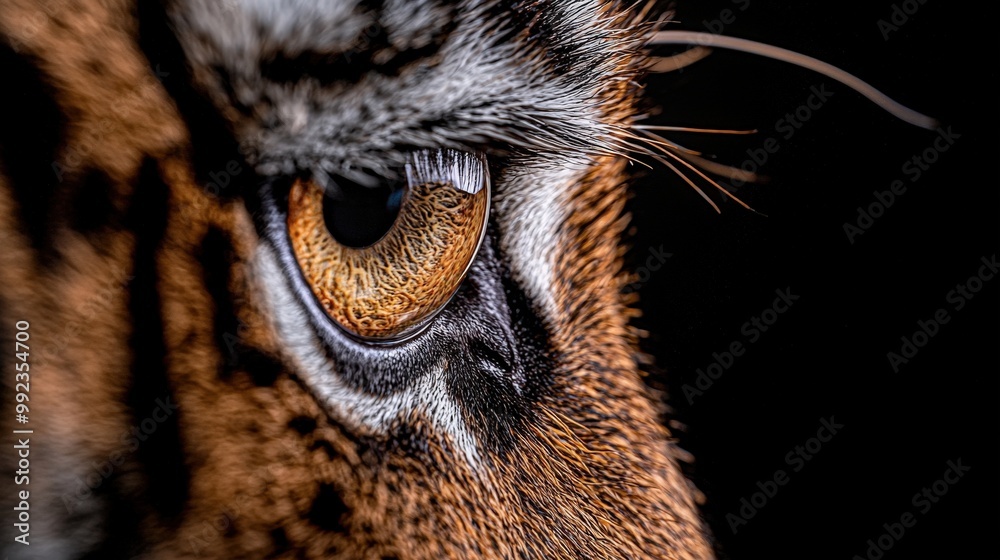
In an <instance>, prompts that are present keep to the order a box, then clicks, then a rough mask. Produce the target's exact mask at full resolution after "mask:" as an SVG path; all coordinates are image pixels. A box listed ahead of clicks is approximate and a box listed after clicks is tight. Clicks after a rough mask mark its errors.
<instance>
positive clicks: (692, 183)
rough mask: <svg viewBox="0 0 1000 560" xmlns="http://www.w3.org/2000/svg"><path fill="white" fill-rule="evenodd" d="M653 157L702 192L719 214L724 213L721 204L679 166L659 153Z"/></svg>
mask: <svg viewBox="0 0 1000 560" xmlns="http://www.w3.org/2000/svg"><path fill="white" fill-rule="evenodd" d="M652 157H653V159H655V160H657V161H659V162H660V163H662V164H663V165H666V166H667V167H668V168H670V169H671V170H672V171H673V172H674V173H676V174H677V176H678V177H680V178H681V179H684V182H685V183H687V184H688V185H690V186H691V188H692V189H694V190H695V191H696V192H697V193H698V194H700V195H701V197H702V198H704V199H705V202H707V203H709V204H710V205H711V206H712V208H715V212H716V213H717V214H722V210H720V209H719V206H718V205H717V204H716V203H715V202H713V201H712V199H711V198H709V197H708V195H707V194H705V191H703V190H701V187H699V186H698V185H696V184H694V181H692V180H691V179H690V178H689V177H688V176H687V175H685V174H683V173H681V170H680V169H677V167H675V166H674V165H673V164H672V163H670V162H669V161H667V160H665V159H663V158H662V157H660V156H658V155H652Z"/></svg>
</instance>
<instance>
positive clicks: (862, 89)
mask: <svg viewBox="0 0 1000 560" xmlns="http://www.w3.org/2000/svg"><path fill="white" fill-rule="evenodd" d="M650 44H655V45H701V46H704V45H711V46H713V47H719V48H723V49H731V50H735V51H742V52H746V53H750V54H755V55H758V56H763V57H766V58H773V59H774V60H780V61H782V62H788V63H789V64H794V65H796V66H801V67H802V68H807V69H809V70H812V71H814V72H818V73H820V74H823V75H824V76H827V77H829V78H832V79H834V80H837V81H838V82H840V83H842V84H844V85H846V86H847V87H849V88H851V89H853V90H854V91H857V92H858V93H860V94H861V95H864V96H865V97H867V98H868V99H870V100H871V101H872V102H874V103H875V104H876V105H878V106H879V107H881V108H882V109H884V110H886V111H888V112H889V113H891V114H892V115H894V116H895V117H896V118H898V119H901V120H903V121H906V122H908V123H910V124H912V125H914V126H919V127H921V128H926V129H928V130H933V129H935V128H937V127H938V126H939V123H938V121H937V120H935V119H933V118H931V117H928V116H927V115H924V114H921V113H918V112H916V111H914V110H913V109H910V108H908V107H905V106H904V105H902V104H900V103H898V102H896V101H894V100H892V99H890V98H889V97H888V96H887V95H885V94H884V93H882V92H881V91H879V90H877V89H875V88H874V87H872V86H871V85H870V84H868V83H867V82H865V81H864V80H862V79H860V78H858V77H857V76H854V75H853V74H850V73H848V72H845V71H844V70H841V69H840V68H837V67H836V66H833V65H832V64H829V63H826V62H823V61H822V60H818V59H816V58H813V57H811V56H807V55H804V54H801V53H797V52H795V51H790V50H788V49H783V48H781V47H775V46H774V45H768V44H764V43H758V42H756V41H748V40H746V39H738V38H736V37H726V36H724V35H715V34H713V33H704V32H698V31H657V32H655V33H653V35H652V37H651V38H650Z"/></svg>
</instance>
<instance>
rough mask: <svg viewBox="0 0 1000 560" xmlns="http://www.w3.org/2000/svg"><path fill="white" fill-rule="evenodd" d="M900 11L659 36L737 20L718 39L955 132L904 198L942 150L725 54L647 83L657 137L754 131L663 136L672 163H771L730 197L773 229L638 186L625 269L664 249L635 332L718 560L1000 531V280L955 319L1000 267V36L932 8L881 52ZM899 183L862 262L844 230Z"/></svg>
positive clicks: (731, 4)
mask: <svg viewBox="0 0 1000 560" xmlns="http://www.w3.org/2000/svg"><path fill="white" fill-rule="evenodd" d="M893 3H894V2H892V1H884V2H868V3H864V4H862V3H859V2H856V3H853V4H850V3H846V4H845V3H842V2H841V3H828V2H822V3H821V2H808V3H803V2H788V1H784V2H781V1H765V0H749V2H747V0H742V1H740V2H735V1H730V0H711V1H699V2H694V1H682V2H681V3H680V5H679V6H678V14H677V19H678V20H679V21H680V23H678V24H674V25H672V26H670V27H671V28H673V29H686V30H697V31H704V30H706V26H705V23H704V22H705V21H708V20H713V19H718V18H719V17H720V14H721V13H722V12H723V10H725V9H727V8H728V9H732V10H733V12H734V14H735V21H733V22H732V23H731V24H729V25H726V26H725V29H724V31H723V33H724V34H726V35H732V36H736V37H743V38H747V39H754V40H759V41H763V42H769V43H772V44H775V45H778V46H782V47H785V48H789V49H792V50H797V51H800V52H803V53H805V54H809V55H812V56H815V57H817V58H820V59H822V60H825V61H827V62H830V63H832V64H834V65H836V66H839V67H841V68H844V69H845V70H847V71H849V72H852V73H854V74H856V75H858V76H859V77H861V78H862V79H865V80H867V81H869V82H870V83H872V84H873V85H874V86H875V87H877V88H879V89H881V90H882V91H884V92H885V93H887V94H888V95H889V96H891V97H893V98H895V99H896V100H898V101H900V102H902V103H904V104H905V105H908V106H910V107H913V108H914V109H917V110H919V111H922V112H924V113H927V114H930V115H932V116H934V117H936V118H938V119H940V120H941V121H943V123H944V126H945V127H947V126H949V125H950V126H951V127H952V128H953V130H954V132H955V133H958V134H960V135H961V138H960V139H959V140H957V141H956V142H955V144H954V146H953V147H952V148H951V149H949V150H948V151H947V152H945V153H942V154H941V155H940V159H939V160H938V161H937V162H936V163H935V164H933V165H932V166H931V167H930V169H929V170H928V171H927V172H926V173H924V174H923V176H921V177H920V179H919V180H918V181H916V182H911V181H910V177H909V176H907V175H906V174H905V173H904V172H903V171H902V166H903V164H904V163H905V162H906V161H907V160H909V159H910V158H912V157H913V156H914V155H917V154H920V153H921V152H923V151H924V150H925V149H926V148H928V147H929V146H931V145H932V142H933V141H934V138H935V137H936V134H935V133H934V132H930V131H926V130H923V129H919V128H916V127H913V126H910V125H907V124H905V123H902V122H901V121H898V120H896V119H894V118H893V117H892V116H890V115H888V114H887V113H885V112H883V111H881V110H880V109H878V108H877V107H876V106H874V105H873V104H871V103H870V102H869V101H867V100H866V99H864V98H863V97H861V96H860V95H858V94H856V93H854V92H852V91H850V90H849V89H847V88H846V87H844V86H841V85H839V84H837V83H836V82H834V81H833V80H831V79H828V78H825V77H823V76H820V75H817V74H814V73H812V72H809V71H807V70H802V69H797V68H795V67H792V66H788V65H785V64H784V63H780V62H774V61H769V60H766V59H762V58H757V57H753V56H751V55H746V54H742V53H734V52H727V51H723V50H716V51H715V52H714V53H713V54H712V55H711V56H710V57H709V58H707V59H705V60H703V61H701V62H699V63H697V64H696V65H694V66H692V67H689V68H686V69H684V70H683V71H681V72H678V73H673V74H669V75H659V76H651V77H649V79H648V80H647V84H648V91H647V94H648V96H649V97H650V98H651V99H653V100H654V101H655V102H656V104H657V105H658V106H659V108H660V113H659V114H658V115H655V116H654V117H652V118H650V119H649V120H648V121H647V122H648V123H649V124H669V125H682V126H698V127H709V128H750V129H758V130H759V132H758V134H756V135H754V136H706V135H694V134H679V133H671V134H670V135H669V137H670V138H672V139H673V140H675V141H678V142H680V143H682V144H684V145H686V146H688V147H691V148H696V149H699V150H703V151H705V152H707V153H710V154H715V155H716V156H717V158H718V161H720V162H724V163H731V164H736V165H737V166H738V165H740V164H741V163H743V162H744V161H745V160H747V159H748V155H747V152H746V150H747V149H757V148H760V147H762V146H763V143H764V141H765V140H766V139H767V138H770V137H775V138H777V139H778V142H779V145H780V148H779V150H778V152H777V153H775V154H774V155H772V156H770V157H769V159H768V161H767V162H766V163H765V164H764V165H763V166H762V167H761V171H762V172H763V173H765V174H767V175H768V176H770V177H771V181H770V182H769V183H767V184H764V185H748V186H744V187H742V188H741V189H740V190H739V191H738V194H739V196H740V197H741V198H743V200H745V201H746V202H748V203H749V204H750V205H751V206H753V207H754V208H755V209H756V210H758V211H760V212H762V213H764V214H767V215H768V217H761V216H759V215H756V214H753V213H751V212H748V211H745V210H743V209H742V208H740V207H739V206H737V205H736V204H733V203H721V198H719V197H715V198H716V200H717V201H719V202H720V205H721V207H722V214H721V215H717V214H716V213H715V212H714V210H712V208H711V207H710V206H709V205H708V204H706V203H705V202H704V201H702V200H701V199H700V198H699V196H698V195H697V194H696V193H695V192H694V191H693V190H691V189H690V188H689V187H687V186H686V185H685V184H684V183H683V182H682V181H681V180H680V179H677V178H676V177H673V176H672V175H671V173H670V172H667V171H664V170H663V168H662V166H659V167H657V169H656V170H655V171H641V170H640V169H639V168H637V172H638V174H639V175H640V177H639V178H638V179H637V180H636V188H635V195H634V197H633V198H632V200H631V201H630V204H629V209H630V211H631V212H632V213H633V216H634V221H633V224H634V226H635V234H634V237H633V238H632V243H633V249H632V251H631V253H630V263H631V266H633V267H639V266H642V264H643V263H644V261H645V260H646V259H647V258H648V257H649V256H651V255H652V253H651V252H650V250H651V249H655V248H659V247H660V246H662V247H663V249H664V250H665V251H667V252H669V253H671V254H672V255H673V256H672V257H670V258H669V259H667V260H666V262H665V263H664V264H663V266H662V268H661V269H660V270H658V271H656V272H653V273H652V274H651V275H650V277H649V279H648V281H646V282H644V283H642V284H641V287H640V288H639V291H640V296H641V304H640V307H641V308H642V309H643V310H644V314H645V315H644V317H643V318H642V319H640V320H639V321H637V323H638V324H639V326H641V327H643V328H645V329H648V330H649V331H650V332H651V334H650V337H649V338H648V339H647V340H646V341H645V343H644V346H645V349H646V350H647V351H648V352H650V353H652V354H653V355H654V356H655V357H656V368H654V369H653V372H652V375H651V376H650V384H652V385H653V386H654V387H661V388H665V389H666V390H667V391H668V392H669V403H670V405H671V407H672V408H673V411H674V412H673V418H675V419H676V420H679V421H680V422H682V423H684V424H685V425H686V426H687V428H686V430H685V431H683V432H681V433H679V434H678V436H679V438H680V440H681V443H682V446H683V447H684V448H685V449H687V450H689V451H691V452H692V453H693V454H694V455H695V457H696V461H695V463H694V465H693V467H692V469H691V474H692V476H693V478H694V479H695V481H696V482H697V484H698V486H699V487H700V488H701V490H703V491H704V493H705V494H706V497H707V503H706V505H705V506H704V511H705V514H706V515H707V517H708V518H709V520H710V523H711V525H712V528H713V531H714V532H715V534H716V536H717V538H718V540H719V544H720V555H721V556H722V557H723V558H727V557H728V558H845V559H848V558H852V557H853V556H854V555H859V556H860V557H865V554H866V550H867V549H868V548H869V544H868V542H867V541H868V540H869V539H872V540H875V539H877V538H878V537H879V536H881V535H882V534H883V533H885V529H884V528H883V524H884V523H898V522H899V519H900V516H901V515H902V514H903V513H905V512H912V513H914V515H915V517H916V520H917V521H916V525H915V526H914V527H912V528H910V529H907V530H906V533H905V534H904V535H903V536H902V538H901V539H899V540H898V542H895V544H894V545H893V547H892V548H891V549H890V550H889V551H888V552H885V553H884V556H883V558H886V559H892V558H934V557H942V558H966V557H973V556H974V554H973V551H975V550H977V548H976V547H977V545H980V544H982V543H983V542H984V540H985V539H987V538H990V537H993V536H995V534H996V532H997V529H998V521H1000V519H998V515H997V506H998V499H997V498H998V496H1000V492H998V483H997V481H998V479H997V473H998V464H997V461H996V451H997V447H998V442H1000V434H998V429H997V428H998V418H997V414H996V403H997V396H998V394H1000V392H998V383H997V381H998V374H1000V367H998V365H1000V364H998V359H997V348H998V344H997V343H998V328H997V327H998V317H1000V313H998V309H1000V305H998V297H997V294H998V291H1000V278H997V279H994V280H993V281H992V282H988V283H986V285H985V287H984V288H983V289H982V291H981V292H979V293H978V294H977V296H976V297H975V298H974V299H973V300H971V301H970V302H969V303H968V304H967V305H966V307H965V308H964V309H962V310H959V311H955V310H954V306H953V305H952V304H951V303H949V302H947V301H946V296H947V294H948V293H949V291H950V290H952V289H954V288H955V286H956V285H957V284H959V283H964V282H965V281H966V280H968V279H969V278H970V277H971V276H973V275H975V274H976V273H977V271H978V270H979V267H980V258H981V257H984V256H985V257H987V258H989V257H991V256H993V255H994V254H995V253H997V248H998V239H1000V237H998V235H997V227H996V216H997V210H998V208H1000V204H998V196H997V192H998V190H997V187H998V181H997V172H996V161H997V159H998V155H1000V152H998V150H997V147H998V146H997V141H996V134H997V124H998V123H997V113H998V111H997V100H998V99H997V98H998V96H997V94H996V91H995V90H994V89H993V87H992V86H991V85H988V84H989V83H990V81H991V78H992V79H993V80H995V79H996V77H997V76H996V74H997V72H996V66H997V63H996V62H997V56H996V55H997V47H996V44H995V41H994V40H992V39H990V37H991V35H990V34H991V33H992V31H991V29H990V25H991V22H992V21H995V19H994V17H993V15H994V14H993V13H992V11H991V12H989V13H986V12H983V11H981V10H980V9H978V8H975V9H974V8H971V7H969V8H967V9H963V8H961V7H959V6H960V5H958V4H955V3H950V4H949V3H946V2H941V1H938V0H927V1H926V3H925V4H923V5H920V7H919V9H918V10H917V11H916V13H914V14H913V15H911V16H909V21H907V22H906V23H905V24H904V25H902V26H901V27H900V28H899V30H898V31H895V32H891V33H890V34H889V39H888V40H885V38H884V37H883V34H882V31H880V29H879V27H878V25H877V21H878V20H879V19H885V20H888V19H889V17H890V16H891V14H892V11H893V7H892V5H893ZM895 3H896V4H897V5H899V6H901V7H902V2H901V1H897V2H895ZM913 4H916V3H915V2H914V3H913ZM741 5H746V6H747V7H746V10H744V11H740V10H739V7H740V6H741ZM908 7H911V6H908ZM658 52H659V53H660V54H664V55H667V54H671V53H672V52H676V49H671V48H662V49H660V50H659V51H658ZM821 84H826V89H827V90H829V91H833V92H834V96H833V97H832V98H830V100H829V101H828V102H827V103H826V104H824V105H823V107H822V108H821V109H819V110H817V111H815V112H814V114H813V116H812V118H811V119H809V121H808V122H806V123H805V124H804V125H803V126H802V128H801V129H799V130H797V131H796V132H795V134H794V135H793V136H792V137H791V138H789V139H785V138H784V136H783V135H782V134H781V133H780V132H777V131H776V130H775V123H776V122H777V121H778V120H779V119H780V118H782V117H783V116H784V115H785V114H786V113H789V112H794V111H795V109H796V108H797V107H799V106H800V105H802V104H803V103H804V102H805V101H806V100H807V99H808V97H809V95H810V87H811V86H819V85H821ZM896 179H902V180H903V181H904V182H905V183H906V185H907V191H906V193H905V194H904V195H902V196H899V197H897V199H896V201H895V203H894V204H893V206H892V207H891V208H889V209H888V210H886V212H885V214H884V215H882V216H881V217H880V218H878V219H876V220H875V222H874V225H872V227H871V228H870V229H869V230H868V231H867V232H866V233H864V234H863V235H861V236H859V237H857V238H856V239H855V242H854V243H853V244H851V243H850V242H849V240H848V237H847V235H846V234H845V232H844V229H843V224H844V223H845V222H851V223H854V222H855V221H856V219H857V208H858V207H859V206H866V207H867V206H868V205H870V204H871V203H873V202H875V200H876V199H875V197H874V195H873V191H875V190H879V191H884V190H888V188H889V185H890V183H891V182H892V181H893V180H896ZM784 288H791V291H792V293H794V294H796V295H798V296H799V297H800V299H799V300H798V301H796V302H795V303H794V305H793V306H792V307H791V309H790V310H789V311H788V312H786V313H784V314H782V315H780V316H779V318H778V320H777V322H776V323H775V324H774V326H773V327H771V328H770V329H769V330H768V332H766V333H764V334H763V336H761V337H760V339H759V340H758V341H757V342H755V343H752V344H745V347H746V348H747V350H746V353H745V354H744V355H743V356H741V357H739V358H737V359H736V360H735V362H734V364H733V366H732V367H731V368H730V369H728V370H726V371H725V373H724V374H723V376H722V377H721V378H719V379H718V380H717V381H715V382H714V384H713V385H712V386H711V388H710V389H708V390H707V391H705V392H704V394H703V395H701V396H698V397H695V398H694V400H693V403H689V402H688V399H687V398H685V396H684V393H683V387H684V385H685V384H693V383H694V382H695V378H696V376H697V370H698V369H699V368H701V369H705V368H706V367H707V366H708V365H709V364H711V363H712V362H713V359H712V353H713V352H722V351H724V350H726V349H727V347H728V346H729V344H730V343H731V342H732V341H735V340H740V341H743V342H744V343H746V341H747V337H746V336H744V335H743V334H741V327H742V325H743V324H744V323H745V322H746V321H748V320H750V319H751V318H752V317H754V316H756V315H760V313H761V312H762V311H763V310H764V309H766V308H768V307H770V306H771V304H772V302H773V300H774V299H775V295H774V292H775V290H776V289H784ZM941 308H946V309H948V312H949V315H950V317H951V320H950V321H949V322H948V324H945V325H943V326H942V327H941V330H940V332H939V333H938V334H937V335H936V336H935V337H933V338H932V339H931V341H930V342H929V344H927V345H926V346H925V347H923V348H921V349H920V350H919V353H918V354H917V355H916V356H915V357H914V358H913V359H912V360H910V362H909V363H908V364H905V365H902V366H901V367H900V368H899V371H898V372H894V371H893V368H892V367H891V366H890V364H889V362H888V360H887V353H888V352H890V351H894V352H899V351H900V346H901V345H902V342H901V340H900V337H902V336H904V335H905V336H910V335H912V334H913V333H914V331H916V330H917V328H918V327H917V321H918V320H926V319H929V318H931V317H932V316H933V314H934V312H935V311H936V310H938V309H941ZM831 416H832V417H834V418H835V421H836V422H837V423H840V424H843V425H844V428H843V429H842V430H841V431H840V433H838V434H837V435H836V436H835V437H834V438H833V439H832V440H831V441H830V442H828V443H826V444H824V445H823V447H822V449H821V450H820V451H819V452H818V453H817V454H816V455H815V456H814V457H813V458H812V459H811V460H810V461H808V462H806V463H805V466H804V467H803V468H801V470H800V471H798V472H793V469H792V467H791V466H790V465H789V464H788V463H787V462H786V460H785V457H786V454H787V453H789V452H790V451H793V450H794V449H795V446H797V445H803V444H804V443H805V442H806V440H808V439H809V438H811V437H814V436H815V435H816V433H817V430H818V429H819V428H820V426H821V422H820V419H821V418H829V417H831ZM959 458H961V461H962V464H964V465H967V466H970V467H971V470H970V471H969V473H968V474H966V475H965V476H964V477H963V478H961V479H960V480H959V481H958V482H957V483H956V484H955V485H954V486H951V487H950V488H949V490H948V493H947V494H946V495H945V496H944V497H942V498H940V501H939V502H938V503H936V504H934V505H933V506H932V507H931V509H930V510H929V511H928V512H927V513H926V514H924V513H921V512H920V511H919V509H918V508H916V507H914V504H913V503H912V501H911V500H912V498H913V496H914V494H917V493H919V492H921V491H922V489H923V488H924V487H929V486H930V485H932V484H933V483H934V482H935V481H936V480H938V479H940V478H941V477H942V475H943V474H944V471H945V470H946V469H947V462H948V461H949V460H957V459H959ZM779 469H781V470H784V471H785V472H786V473H788V477H789V482H788V483H787V484H786V485H785V486H782V487H781V488H779V490H778V492H777V494H776V495H775V496H774V497H773V498H770V499H768V502H767V504H766V505H764V506H763V507H762V508H760V509H759V511H758V512H757V513H756V515H754V516H753V517H752V518H751V519H749V520H748V521H747V523H746V524H742V525H740V526H739V527H738V530H737V532H736V533H735V534H734V533H733V531H732V530H731V528H730V523H729V521H727V518H726V516H727V514H730V513H733V514H738V510H739V508H740V505H741V504H740V500H741V498H747V499H750V498H751V496H752V495H753V494H754V492H756V491H758V488H757V485H756V483H757V482H758V481H762V482H763V481H766V480H770V479H771V478H772V477H773V476H774V474H775V472H776V471H777V470H779ZM883 542H885V541H883ZM991 548H992V547H990V546H989V545H988V544H987V545H986V550H991ZM975 556H976V557H979V556H980V554H975Z"/></svg>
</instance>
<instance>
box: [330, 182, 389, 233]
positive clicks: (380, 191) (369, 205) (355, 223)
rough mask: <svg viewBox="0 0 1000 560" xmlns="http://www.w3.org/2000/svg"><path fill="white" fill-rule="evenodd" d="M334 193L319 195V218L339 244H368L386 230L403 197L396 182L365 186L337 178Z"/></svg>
mask: <svg viewBox="0 0 1000 560" xmlns="http://www.w3.org/2000/svg"><path fill="white" fill-rule="evenodd" d="M334 181H335V182H336V183H337V192H334V193H332V194H327V196H325V197H323V218H324V220H325V221H326V228H327V229H328V230H330V234H331V235H333V238H334V239H336V240H337V242H338V243H340V244H341V245H345V246H347V247H368V246H369V245H373V244H374V243H375V242H376V241H378V240H379V239H382V237H383V236H384V235H385V234H386V233H387V232H388V231H389V229H390V228H391V227H392V224H393V222H395V221H396V216H397V215H398V214H399V206H400V203H401V202H402V198H403V187H402V185H401V184H398V183H389V182H383V184H381V185H378V186H375V187H368V186H362V185H359V184H357V183H354V182H353V181H349V180H345V179H342V178H340V177H337V178H334Z"/></svg>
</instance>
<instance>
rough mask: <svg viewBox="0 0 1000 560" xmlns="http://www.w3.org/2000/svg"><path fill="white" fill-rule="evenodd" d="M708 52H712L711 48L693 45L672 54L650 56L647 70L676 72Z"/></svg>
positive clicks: (708, 53) (703, 56)
mask: <svg viewBox="0 0 1000 560" xmlns="http://www.w3.org/2000/svg"><path fill="white" fill-rule="evenodd" d="M710 54H712V49H708V48H705V47H694V48H692V49H688V50H686V51H684V52H682V53H679V54H675V55H673V56H657V57H652V58H651V59H650V60H651V64H650V65H649V68H648V70H649V71H650V72H657V73H665V72H676V71H677V70H680V69H681V68H685V67H687V66H691V65H692V64H694V63H695V62H698V61H699V60H701V59H703V58H705V57H706V56H708V55H710Z"/></svg>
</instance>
